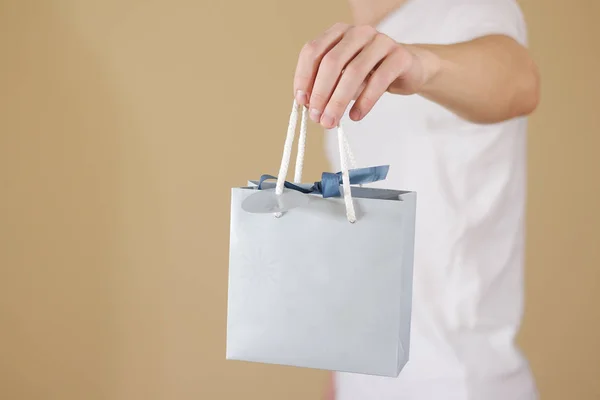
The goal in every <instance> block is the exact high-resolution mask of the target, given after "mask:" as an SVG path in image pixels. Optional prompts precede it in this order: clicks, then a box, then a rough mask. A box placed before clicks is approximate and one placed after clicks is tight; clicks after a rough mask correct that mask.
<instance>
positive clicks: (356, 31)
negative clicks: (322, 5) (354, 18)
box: [310, 26, 377, 128]
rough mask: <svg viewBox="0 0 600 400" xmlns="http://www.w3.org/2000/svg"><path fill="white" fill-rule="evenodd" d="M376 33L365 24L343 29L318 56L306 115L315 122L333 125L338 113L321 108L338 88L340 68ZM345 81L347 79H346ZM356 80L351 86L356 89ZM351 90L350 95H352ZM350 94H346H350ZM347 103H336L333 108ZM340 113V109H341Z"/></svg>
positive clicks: (328, 101)
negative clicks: (334, 41) (319, 57)
mask: <svg viewBox="0 0 600 400" xmlns="http://www.w3.org/2000/svg"><path fill="white" fill-rule="evenodd" d="M376 35H377V31H376V30H375V29H374V28H372V27H369V26H365V27H363V26H361V27H354V28H351V29H349V30H348V31H346V33H345V35H344V37H343V38H342V40H340V42H339V43H338V44H336V45H335V46H334V47H333V48H332V49H331V50H330V51H329V52H328V53H327V54H326V55H325V56H324V57H323V59H322V61H321V63H320V65H319V67H318V71H317V76H316V78H315V81H314V85H313V88H312V91H311V96H310V117H311V119H312V120H313V121H315V122H321V124H322V125H323V126H324V127H326V128H332V127H333V126H335V125H336V118H339V117H340V116H341V115H340V116H336V115H329V114H323V111H324V110H325V107H326V106H327V105H328V104H329V103H330V102H331V99H330V97H331V95H332V93H333V91H334V89H336V87H339V85H340V83H341V80H340V79H343V75H346V72H344V74H343V75H342V71H343V70H344V69H345V68H346V67H347V66H348V65H349V63H350V62H351V61H352V60H353V59H354V58H355V57H356V55H357V54H359V53H360V52H361V51H362V50H363V48H364V47H365V46H366V45H367V44H369V43H370V42H371V41H372V40H373V39H374V38H375V36H376ZM345 81H346V82H349V81H348V80H347V79H346V80H345ZM359 85H360V82H359V83H358V85H357V86H356V87H355V89H354V93H356V91H357V90H358V86H359ZM354 93H352V94H354ZM352 94H351V95H350V96H352ZM347 106H348V103H346V104H345V105H343V104H341V103H340V104H337V107H336V109H337V108H341V107H343V108H344V109H345V107H347ZM342 112H343V111H342Z"/></svg>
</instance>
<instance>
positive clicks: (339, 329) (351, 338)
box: [226, 103, 416, 377]
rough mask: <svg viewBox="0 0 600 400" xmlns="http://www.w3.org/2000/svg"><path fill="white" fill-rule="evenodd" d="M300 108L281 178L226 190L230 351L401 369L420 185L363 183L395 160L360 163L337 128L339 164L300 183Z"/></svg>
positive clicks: (391, 371) (307, 362)
mask: <svg viewBox="0 0 600 400" xmlns="http://www.w3.org/2000/svg"><path fill="white" fill-rule="evenodd" d="M297 108H298V107H297V105H296V104H295V103H294V107H293V110H292V114H291V116H290V124H289V127H288V134H287V137H286V142H285V146H284V152H283V153H284V154H283V158H282V163H281V167H280V171H279V175H278V177H277V181H276V182H275V183H272V182H270V181H269V179H275V178H274V177H272V176H268V175H265V176H263V177H261V179H260V180H259V181H254V182H250V183H249V186H247V187H242V188H234V189H232V192H231V233H230V235H231V236H230V258H229V293H228V309H227V354H226V357H227V359H230V360H243V361H254V362H262V363H272V364H282V365H292V366H298V367H308V368H316V369H325V370H333V371H345V372H354V373H362V374H370V375H382V376H394V377H395V376H398V374H399V373H400V371H401V369H402V368H403V366H404V365H405V364H406V362H407V361H408V358H409V350H410V324H411V302H412V275H413V251H414V235H415V211H416V210H415V208H416V193H414V192H410V191H401V190H388V189H374V188H366V187H362V185H363V184H366V183H369V182H374V181H377V180H382V179H385V177H386V174H387V170H388V167H387V166H378V167H370V168H359V169H356V168H354V166H353V165H352V164H354V160H353V156H352V153H351V152H350V148H349V146H348V142H347V140H346V138H345V135H344V132H343V130H342V128H341V127H339V128H338V141H339V148H340V159H341V164H342V165H341V172H340V173H337V174H331V173H324V174H323V176H322V180H321V181H319V182H316V183H315V184H300V183H298V182H299V181H300V178H301V171H302V160H303V157H304V145H305V140H306V110H305V109H303V113H302V114H303V116H302V124H301V130H300V131H301V133H300V142H299V146H298V157H297V160H296V173H295V179H294V181H295V184H292V183H289V182H286V181H285V176H286V174H287V170H288V166H289V163H290V157H291V149H292V144H293V140H294V136H295V130H296V120H297V119H298V110H297ZM348 164H351V169H348ZM351 185H360V186H351Z"/></svg>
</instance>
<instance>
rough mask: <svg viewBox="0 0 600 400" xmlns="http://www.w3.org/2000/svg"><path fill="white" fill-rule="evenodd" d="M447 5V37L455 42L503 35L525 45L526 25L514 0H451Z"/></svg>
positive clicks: (445, 33) (445, 20) (445, 21)
mask: <svg viewBox="0 0 600 400" xmlns="http://www.w3.org/2000/svg"><path fill="white" fill-rule="evenodd" d="M446 1H448V2H450V1H452V0H446ZM449 4H452V5H451V6H450V7H449V9H448V10H447V11H448V12H447V14H446V16H445V18H444V36H445V37H446V39H447V40H449V41H453V42H455V43H458V42H466V41H469V40H473V39H476V38H478V37H482V36H487V35H506V36H509V37H511V38H513V39H515V40H516V41H517V42H519V43H521V44H522V45H524V46H526V45H527V27H526V24H525V19H524V17H523V13H522V12H521V8H520V7H519V5H518V3H517V2H516V0H454V1H453V3H449Z"/></svg>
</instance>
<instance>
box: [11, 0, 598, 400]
mask: <svg viewBox="0 0 600 400" xmlns="http://www.w3.org/2000/svg"><path fill="white" fill-rule="evenodd" d="M230 7H232V10H234V11H228V9H229V8H230ZM523 7H524V10H525V12H526V14H527V17H528V20H529V25H530V34H531V46H532V51H533V54H534V56H535V58H536V59H537V61H538V62H539V64H540V66H541V71H542V78H543V100H542V104H541V106H540V108H539V110H538V112H537V113H536V114H535V116H534V117H533V118H532V121H531V135H530V150H529V153H530V173H529V175H530V186H529V189H530V195H529V214H528V256H527V289H528V296H527V299H528V303H527V315H526V318H525V322H524V327H523V331H522V334H521V343H522V344H523V347H524V349H525V352H526V353H527V355H528V357H529V358H530V360H531V364H532V366H533V369H534V372H535V375H536V377H537V379H538V381H539V386H540V388H541V392H542V398H543V399H545V400H566V399H568V400H571V399H577V400H591V399H600V379H598V375H599V373H600V346H599V344H598V338H600V313H599V311H598V302H599V301H600V290H599V289H600V288H599V282H600V272H599V271H600V265H599V264H600V253H599V250H598V249H599V248H600V233H599V226H600V210H599V209H598V204H599V200H598V198H599V196H600V184H599V182H600V179H599V178H598V175H599V174H600V165H599V162H598V158H599V156H598V153H599V147H600V139H599V135H600V130H599V126H600V124H599V122H600V120H599V119H600V117H599V115H600V111H599V110H598V106H599V105H600V96H599V93H600V77H599V75H598V73H599V71H600V57H599V54H598V52H599V51H598V49H599V47H598V39H600V28H598V25H596V23H597V18H598V16H599V15H600V6H599V3H598V2H597V1H595V0H571V1H564V0H563V1H559V0H526V1H525V2H524V3H523ZM347 17H348V10H347V9H346V7H345V3H344V2H343V1H342V0H329V1H322V0H305V1H303V2H301V3H298V2H284V1H281V0H253V1H241V0H240V1H237V2H235V3H234V2H226V1H223V2H220V1H191V0H190V1H183V0H170V1H167V0H161V1H141V0H127V1H125V0H96V1H91V0H89V1H82V0H62V1H59V0H39V1H26V0H13V1H9V0H0V398H2V399H11V400H12V399H18V400H21V399H24V400H25V399H27V400H29V399H61V400H71V399H90V400H91V399H108V400H137V399H143V400H152V399H161V400H162V399H178V400H179V399H181V400H184V399H261V400H268V399H289V400H295V399H298V400H300V399H302V400H306V399H318V398H319V394H320V390H321V385H322V383H323V379H324V377H325V375H324V373H322V372H314V371H309V370H303V369H294V368H286V367H277V366H265V365H251V364H245V363H238V362H226V361H225V360H224V354H225V348H224V345H225V341H224V340H225V310H226V279H227V248H228V234H229V232H228V228H229V227H228V217H229V215H228V213H229V204H228V199H229V188H230V187H232V186H235V185H239V184H242V183H243V182H244V181H245V180H246V179H248V178H251V177H256V176H258V175H259V173H262V172H266V171H273V168H276V166H277V165H278V159H279V157H280V153H279V152H280V147H281V142H282V135H283V134H284V130H285V126H286V119H287V114H288V112H289V106H290V104H289V101H290V99H291V89H292V87H291V78H292V73H293V68H294V65H295V61H296V55H297V52H298V50H299V48H300V46H301V44H302V43H303V42H304V41H305V40H308V39H309V38H311V37H312V36H314V35H316V34H317V33H318V32H319V31H321V30H322V29H324V28H326V27H327V26H328V25H329V24H330V23H332V22H335V21H336V20H340V19H344V20H345V19H347ZM311 132H312V133H313V135H312V136H311V137H310V143H309V152H308V154H309V158H308V163H307V167H308V171H307V178H309V179H313V178H315V177H316V176H317V173H318V172H319V171H321V170H323V169H324V168H325V167H326V165H325V160H324V158H323V156H322V151H321V149H320V147H319V146H320V144H319V141H320V140H319V138H320V133H319V130H318V128H317V127H316V126H311Z"/></svg>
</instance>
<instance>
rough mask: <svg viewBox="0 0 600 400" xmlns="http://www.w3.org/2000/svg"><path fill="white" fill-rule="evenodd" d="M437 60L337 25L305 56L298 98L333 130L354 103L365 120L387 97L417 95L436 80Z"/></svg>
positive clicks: (365, 30) (366, 30) (365, 29)
mask: <svg viewBox="0 0 600 400" xmlns="http://www.w3.org/2000/svg"><path fill="white" fill-rule="evenodd" d="M436 64H437V62H436V58H435V56H433V54H432V53H429V52H428V51H427V50H425V49H421V48H419V47H418V46H409V45H402V44H399V43H397V42H396V41H394V40H393V39H391V38H390V37H389V36H386V35H384V34H382V33H379V32H378V31H377V30H376V29H375V28H373V27H371V26H350V25H346V24H336V25H334V26H333V27H331V28H329V29H328V30H327V31H325V33H323V34H322V35H321V36H320V37H319V38H317V39H315V40H313V41H311V42H309V43H307V44H306V45H305V46H304V47H303V48H302V51H301V52H300V56H299V59H298V65H297V67H296V75H295V77H294V93H295V96H296V101H297V102H298V104H301V105H306V106H308V107H309V108H310V112H309V115H310V118H311V119H312V120H313V121H315V122H317V123H320V124H321V125H323V127H325V128H333V127H335V126H337V125H338V123H339V121H340V118H341V117H342V115H343V114H344V112H345V110H346V108H347V107H348V105H349V104H350V101H352V100H354V99H356V102H355V103H354V105H353V107H352V109H351V110H350V118H351V119H352V120H354V121H358V120H361V119H362V118H364V116H365V115H367V113H368V112H369V111H371V109H372V108H373V106H374V105H375V103H376V102H377V101H378V100H379V98H380V97H381V96H382V95H383V94H384V93H385V92H386V91H389V92H392V93H396V94H414V93H417V92H419V90H420V89H421V88H422V87H423V85H424V84H425V83H426V82H427V81H428V80H429V79H430V78H431V77H432V76H433V75H434V74H435V70H436V68H437V65H436Z"/></svg>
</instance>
